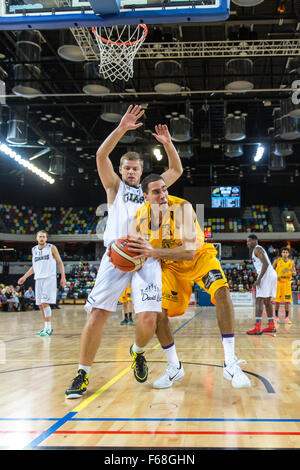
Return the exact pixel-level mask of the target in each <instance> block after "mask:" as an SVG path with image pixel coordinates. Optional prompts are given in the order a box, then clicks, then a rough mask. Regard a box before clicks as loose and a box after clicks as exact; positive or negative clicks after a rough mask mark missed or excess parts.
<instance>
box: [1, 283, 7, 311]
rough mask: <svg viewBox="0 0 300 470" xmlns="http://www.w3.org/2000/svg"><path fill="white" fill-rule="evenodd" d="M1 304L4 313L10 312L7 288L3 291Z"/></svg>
mask: <svg viewBox="0 0 300 470" xmlns="http://www.w3.org/2000/svg"><path fill="white" fill-rule="evenodd" d="M1 304H2V311H3V312H7V311H8V300H7V297H6V288H4V289H2V290H1Z"/></svg>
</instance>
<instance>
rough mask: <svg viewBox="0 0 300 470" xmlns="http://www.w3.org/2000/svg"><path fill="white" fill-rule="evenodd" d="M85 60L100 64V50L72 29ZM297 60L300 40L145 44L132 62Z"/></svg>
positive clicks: (82, 30)
mask: <svg viewBox="0 0 300 470" xmlns="http://www.w3.org/2000/svg"><path fill="white" fill-rule="evenodd" d="M71 31H72V33H73V36H74V38H75V39H76V42H77V44H78V45H79V47H80V48H81V50H82V52H83V54H84V57H85V59H86V60H99V50H98V47H97V44H96V43H95V41H94V38H93V35H92V33H91V31H90V30H89V28H71ZM262 56H283V57H289V56H300V39H277V40H276V39H275V40H257V41H242V42H241V41H203V42H202V41H201V42H171V43H170V42H164V43H145V44H143V46H141V48H140V49H139V50H138V52H137V54H136V56H135V59H137V60H142V59H143V60H146V59H155V60H156V59H200V58H206V59H209V58H212V59H213V58H222V57H228V58H230V57H240V58H243V57H262Z"/></svg>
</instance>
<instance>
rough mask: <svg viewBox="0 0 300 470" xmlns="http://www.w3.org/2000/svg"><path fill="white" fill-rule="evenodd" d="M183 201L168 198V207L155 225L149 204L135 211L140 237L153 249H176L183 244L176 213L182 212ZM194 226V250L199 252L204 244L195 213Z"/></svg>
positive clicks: (173, 197)
mask: <svg viewBox="0 0 300 470" xmlns="http://www.w3.org/2000/svg"><path fill="white" fill-rule="evenodd" d="M186 202H187V201H186V200H185V199H181V198H179V197H176V196H168V206H169V210H167V211H166V212H165V213H164V214H162V213H161V217H160V220H159V221H158V223H157V224H156V225H155V224H154V221H153V220H152V218H151V205H150V203H149V202H146V203H145V204H143V205H142V206H141V207H140V208H139V209H138V211H137V226H138V229H139V231H140V233H141V235H142V236H143V237H144V238H145V239H146V240H148V241H149V242H150V243H151V245H152V246H153V247H154V248H176V247H179V246H181V245H182V244H183V241H182V238H181V237H182V225H181V224H180V220H179V223H178V218H176V216H177V215H178V211H179V210H182V205H183V204H184V203H186ZM193 213H194V224H195V228H196V238H197V241H196V250H197V251H198V250H200V249H201V248H202V247H203V244H204V233H203V231H202V230H201V228H200V225H199V222H198V220H197V216H196V213H195V211H194V210H193Z"/></svg>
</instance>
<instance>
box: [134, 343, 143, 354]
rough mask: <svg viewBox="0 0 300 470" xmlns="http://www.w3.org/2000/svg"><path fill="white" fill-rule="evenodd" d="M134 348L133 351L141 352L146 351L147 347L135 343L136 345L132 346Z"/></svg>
mask: <svg viewBox="0 0 300 470" xmlns="http://www.w3.org/2000/svg"><path fill="white" fill-rule="evenodd" d="M132 349H133V352H135V353H140V352H144V351H145V348H140V347H139V346H137V345H136V344H135V343H134V345H133V346H132Z"/></svg>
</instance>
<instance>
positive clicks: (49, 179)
mask: <svg viewBox="0 0 300 470" xmlns="http://www.w3.org/2000/svg"><path fill="white" fill-rule="evenodd" d="M0 151H1V152H3V153H5V155H7V156H9V157H10V158H12V159H13V160H15V161H16V162H18V163H19V165H22V166H23V167H25V168H26V169H27V170H29V171H31V172H32V173H34V174H35V175H37V176H39V177H40V178H42V179H43V180H45V181H47V182H48V183H49V184H53V183H55V179H53V178H52V177H51V176H49V175H48V174H47V173H45V172H44V171H42V170H40V169H39V168H38V167H37V166H35V165H33V163H30V162H29V161H28V160H26V159H25V158H22V157H21V155H19V154H18V153H16V152H15V151H14V150H11V149H10V148H9V147H8V146H7V145H6V144H3V143H1V144H0Z"/></svg>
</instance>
